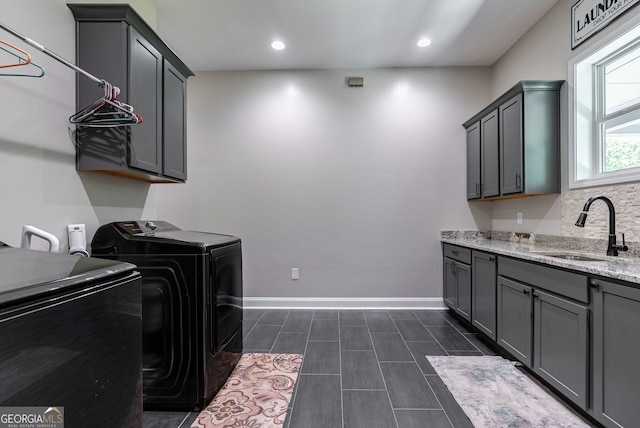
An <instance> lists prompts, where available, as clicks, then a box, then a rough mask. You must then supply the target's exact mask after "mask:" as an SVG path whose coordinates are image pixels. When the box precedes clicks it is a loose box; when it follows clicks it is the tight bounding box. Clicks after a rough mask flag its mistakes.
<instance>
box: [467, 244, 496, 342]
mask: <svg viewBox="0 0 640 428" xmlns="http://www.w3.org/2000/svg"><path fill="white" fill-rule="evenodd" d="M471 271H472V275H473V279H472V287H471V290H472V291H471V302H472V308H471V314H472V315H473V317H472V321H471V324H473V325H474V326H476V327H477V328H478V329H479V330H480V331H482V332H483V333H484V334H486V335H487V336H489V337H490V338H491V339H493V340H496V262H495V256H493V255H492V254H487V253H481V252H477V251H474V252H473V256H472V264H471Z"/></svg>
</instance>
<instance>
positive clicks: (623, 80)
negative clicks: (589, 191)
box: [569, 17, 640, 188]
mask: <svg viewBox="0 0 640 428" xmlns="http://www.w3.org/2000/svg"><path fill="white" fill-rule="evenodd" d="M569 65H570V67H569V82H570V85H569V86H570V88H573V94H572V95H571V96H570V115H571V116H570V117H572V118H573V126H571V127H570V131H569V142H570V144H569V147H570V150H569V158H570V168H569V171H570V175H569V187H570V188H578V187H588V186H595V185H601V184H613V183H621V182H628V181H638V180H640V17H639V18H634V20H632V21H629V22H628V23H627V25H626V26H623V27H622V28H620V29H618V31H617V32H615V33H611V34H610V35H609V36H608V37H607V38H606V39H604V40H602V41H601V42H600V43H599V44H596V45H594V46H593V47H592V48H590V49H589V50H588V51H586V52H584V53H583V54H582V55H580V56H579V57H577V58H575V59H574V60H572V61H571V62H570V63H569Z"/></svg>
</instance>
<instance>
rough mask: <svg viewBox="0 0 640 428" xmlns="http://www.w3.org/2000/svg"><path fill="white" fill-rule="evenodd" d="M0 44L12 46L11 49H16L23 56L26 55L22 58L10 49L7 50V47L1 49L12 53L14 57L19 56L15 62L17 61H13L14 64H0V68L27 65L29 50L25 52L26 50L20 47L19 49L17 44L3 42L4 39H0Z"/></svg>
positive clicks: (29, 61)
mask: <svg viewBox="0 0 640 428" xmlns="http://www.w3.org/2000/svg"><path fill="white" fill-rule="evenodd" d="M0 44H3V45H5V46H9V47H10V48H12V49H14V50H16V51H18V52H20V53H21V54H23V55H24V56H26V57H27V58H26V59H24V58H22V57H21V56H19V55H17V54H15V53H13V52H10V51H9V50H7V49H3V50H4V51H5V52H8V53H10V54H12V55H13V56H15V57H17V58H19V59H20V62H17V63H14V64H4V65H0V68H6V67H19V66H21V65H27V64H29V63H31V55H29V52H27V51H23V50H22V49H20V48H19V47H17V46H13V45H12V44H11V43H9V42H5V41H4V40H0Z"/></svg>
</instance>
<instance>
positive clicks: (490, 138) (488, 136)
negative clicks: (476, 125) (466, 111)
mask: <svg viewBox="0 0 640 428" xmlns="http://www.w3.org/2000/svg"><path fill="white" fill-rule="evenodd" d="M480 135H481V136H482V137H481V138H480V147H481V148H482V162H481V163H480V165H481V169H482V171H481V175H482V184H481V185H480V189H481V193H482V197H483V198H490V197H493V196H498V195H500V183H499V178H500V169H499V165H498V162H499V160H498V156H499V151H498V112H497V111H496V110H494V111H492V112H491V113H489V114H488V115H486V116H485V117H483V118H482V119H481V120H480Z"/></svg>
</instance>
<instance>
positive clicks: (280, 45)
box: [271, 40, 284, 51]
mask: <svg viewBox="0 0 640 428" xmlns="http://www.w3.org/2000/svg"><path fill="white" fill-rule="evenodd" d="M271 47H272V48H274V49H275V50H277V51H281V50H282V49H284V43H282V42H281V41H280V40H276V41H275V42H273V43H271Z"/></svg>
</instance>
